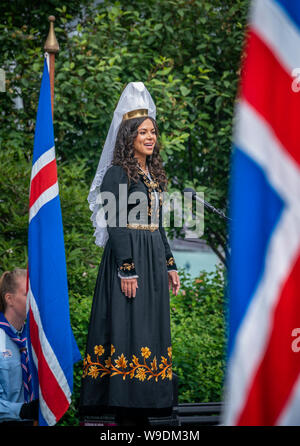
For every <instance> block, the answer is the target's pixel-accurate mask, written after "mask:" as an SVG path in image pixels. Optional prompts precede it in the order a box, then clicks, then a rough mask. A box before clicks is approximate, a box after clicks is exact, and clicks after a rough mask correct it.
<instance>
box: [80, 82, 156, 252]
mask: <svg viewBox="0 0 300 446" xmlns="http://www.w3.org/2000/svg"><path fill="white" fill-rule="evenodd" d="M139 111H142V112H143V114H144V115H147V116H150V117H151V118H154V119H155V117H156V107H155V104H154V102H153V100H152V97H151V95H150V93H149V91H148V90H147V88H146V87H145V85H144V84H143V82H130V83H129V84H128V85H127V86H126V87H125V89H124V90H123V93H122V94H121V96H120V99H119V102H118V105H117V107H116V109H115V111H114V115H113V119H112V122H111V124H110V128H109V131H108V134H107V137H106V141H105V144H104V147H103V150H102V153H101V157H100V161H99V164H98V167H97V171H96V175H95V177H94V180H93V182H92V185H91V188H90V192H89V195H88V202H89V207H90V210H91V211H92V216H91V220H92V222H93V226H94V228H95V232H94V236H95V238H96V240H95V243H96V245H98V246H105V244H106V242H107V239H108V232H107V228H106V222H105V220H104V215H103V213H102V212H99V214H98V211H99V209H100V206H101V200H100V199H99V198H100V186H101V183H102V180H103V177H104V175H105V173H106V171H107V169H108V168H109V167H110V165H111V163H112V159H113V153H114V149H115V144H116V138H117V134H118V131H119V128H120V124H121V122H122V120H123V118H124V119H130V118H133V117H136V116H141V115H140V114H139ZM129 112H133V113H132V114H131V113H129ZM134 112H137V113H134ZM127 114H128V115H127ZM97 214H98V215H97Z"/></svg>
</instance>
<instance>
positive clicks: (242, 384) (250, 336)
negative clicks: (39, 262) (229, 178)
mask: <svg viewBox="0 0 300 446" xmlns="http://www.w3.org/2000/svg"><path fill="white" fill-rule="evenodd" d="M237 116H238V123H237V128H236V132H235V143H236V144H237V146H238V147H239V148H240V149H242V150H244V151H245V153H247V154H248V155H249V156H251V158H252V159H254V161H256V162H257V163H258V164H259V165H261V167H262V168H263V169H264V171H265V172H266V175H267V177H268V179H269V181H270V183H271V184H272V185H273V186H274V188H276V189H277V190H278V192H279V193H280V194H281V195H282V196H283V198H284V200H286V201H287V202H288V205H287V206H286V208H285V210H284V211H283V212H284V213H283V215H282V217H281V219H280V221H279V223H278V226H277V227H276V229H275V231H274V233H273V235H272V238H271V241H270V245H269V248H268V252H267V256H266V265H265V272H264V276H263V278H262V279H261V282H260V284H259V287H258V289H257V291H256V293H255V295H254V297H253V299H252V301H251V303H250V306H249V308H248V311H247V315H246V318H245V320H244V322H243V323H242V325H241V327H240V329H239V332H238V333H237V336H236V344H235V347H234V350H233V352H232V355H231V358H230V361H229V363H228V376H227V382H226V385H225V400H226V401H225V410H224V412H223V416H224V424H226V425H235V424H236V420H237V417H238V416H239V413H240V411H241V410H242V408H243V405H244V403H245V400H246V398H247V394H248V391H249V389H250V387H251V384H252V379H253V376H254V373H255V371H256V370H257V367H258V365H259V363H260V361H261V359H262V357H263V354H264V351H265V348H266V345H267V342H268V339H269V334H270V329H271V327H272V318H273V311H274V308H275V306H276V304H277V301H278V297H279V291H280V289H281V287H282V285H283V284H284V282H285V280H286V278H287V277H288V275H289V273H290V270H291V268H292V266H293V264H294V261H295V260H296V257H297V254H298V252H299V249H300V230H299V228H300V212H299V208H300V203H299V199H298V197H297V196H296V193H297V192H298V191H299V190H300V189H299V187H300V172H299V169H298V166H297V165H296V164H295V163H294V162H293V160H292V159H291V158H290V157H289V156H288V155H287V154H286V152H284V151H282V147H281V146H280V144H279V142H278V140H277V139H276V138H275V137H274V134H273V132H272V131H271V129H270V128H269V127H268V126H267V125H266V123H265V122H263V120H262V119H261V117H260V116H259V115H258V114H257V113H256V112H255V111H254V109H252V108H251V107H250V106H249V104H247V103H245V102H242V103H240V105H239V108H238V113H237ZM253 340H255V348H254V345H253V342H254V341H253Z"/></svg>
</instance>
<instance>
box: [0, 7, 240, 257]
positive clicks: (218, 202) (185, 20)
mask: <svg viewBox="0 0 300 446" xmlns="http://www.w3.org/2000/svg"><path fill="white" fill-rule="evenodd" d="M91 4H92V2H88V1H79V0H77V1H75V2H66V3H65V4H63V3H61V2H59V1H56V0H52V1H49V0H48V1H45V2H42V3H41V4H40V3H39V4H38V2H34V5H32V2H30V3H29V1H28V0H20V1H19V2H2V3H1V6H0V12H1V14H2V17H3V20H2V22H1V24H0V43H1V45H0V60H1V66H2V68H4V69H5V70H6V75H7V92H6V93H2V94H0V109H1V114H0V117H1V130H0V148H2V149H6V148H7V147H14V148H16V149H21V150H24V151H25V152H26V153H31V150H32V144H33V134H34V123H35V115H36V107H37V101H38V92H39V87H40V78H41V73H42V64H43V56H42V45H43V43H44V41H45V39H46V35H47V30H46V29H47V27H48V22H47V20H46V17H47V15H48V14H50V13H55V14H56V16H57V21H56V22H55V25H56V27H55V29H56V34H57V38H58V41H59V43H60V47H61V50H60V52H59V54H58V56H57V57H56V68H55V69H56V80H55V82H56V83H55V115H54V126H55V136H56V149H57V151H58V154H59V155H60V156H61V158H62V160H64V161H65V160H68V161H71V160H72V161H74V162H75V160H76V159H78V158H85V159H86V166H87V168H88V169H87V170H86V180H87V182H89V183H90V182H91V180H92V176H93V174H94V172H95V169H96V166H97V163H98V160H99V156H100V154H101V147H102V146H103V143H104V140H105V137H106V134H107V131H108V128H109V124H110V122H111V117H112V113H113V110H114V108H115V105H116V103H117V101H118V98H119V96H120V92H121V91H122V89H123V88H124V87H125V85H126V84H127V83H128V82H129V81H140V80H141V81H143V82H144V83H145V84H146V86H147V88H148V89H149V91H150V92H151V94H152V95H153V97H154V100H155V102H156V105H157V121H158V124H159V128H160V132H161V143H162V151H161V155H162V158H163V160H164V162H165V168H166V170H167V174H168V177H169V179H170V192H171V191H173V190H175V189H177V190H180V191H182V190H183V189H184V187H193V188H194V189H196V190H202V191H204V192H205V197H206V199H207V200H208V201H211V202H212V203H213V204H214V205H215V206H217V207H220V208H223V209H224V210H226V207H227V188H228V175H229V159H230V150H231V128H232V116H233V109H234V101H235V97H236V92H237V82H238V73H239V65H240V56H241V49H242V41H243V37H244V25H245V21H246V14H247V10H248V5H249V0H226V1H223V0H209V1H208V0H194V1H188V0H177V1H174V0H165V1H163V2H161V1H158V0H150V1H149V0H147V1H146V0H134V1H131V2H128V1H125V0H119V1H113V0H105V1H103V2H101V3H98V4H97V5H93V6H91ZM83 6H84V8H83ZM19 96H21V97H22V100H23V108H19V109H17V108H16V107H15V106H14V100H16V98H17V97H19ZM174 172H176V174H174ZM174 231H175V230H174ZM204 237H205V238H206V239H207V241H208V243H209V244H210V245H211V247H212V248H213V249H214V250H215V252H216V253H217V254H218V255H219V256H220V258H221V259H222V260H223V261H224V251H225V248H226V241H227V237H226V225H225V223H224V221H222V220H220V218H219V217H218V216H216V215H214V214H208V213H206V215H205V234H204Z"/></svg>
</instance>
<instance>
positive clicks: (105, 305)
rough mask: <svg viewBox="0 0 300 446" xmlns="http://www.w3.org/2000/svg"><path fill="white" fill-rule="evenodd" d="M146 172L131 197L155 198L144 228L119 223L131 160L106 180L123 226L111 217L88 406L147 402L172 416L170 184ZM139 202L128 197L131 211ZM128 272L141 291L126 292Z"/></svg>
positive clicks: (150, 409)
mask: <svg viewBox="0 0 300 446" xmlns="http://www.w3.org/2000/svg"><path fill="white" fill-rule="evenodd" d="M139 173H140V175H139V181H138V183H134V182H133V181H131V182H130V184H129V186H128V189H127V191H128V195H127V197H128V196H129V195H130V194H131V193H132V192H143V196H144V197H146V200H147V202H146V203H147V213H148V216H147V221H145V219H144V220H141V223H140V226H139V227H136V226H134V228H133V227H130V226H129V227H121V226H120V225H119V224H118V222H119V205H120V204H121V205H122V203H121V200H120V195H119V185H120V184H123V185H125V184H128V177H127V174H126V172H125V170H124V169H123V167H122V166H111V167H110V168H109V169H108V170H107V172H106V174H105V176H104V178H103V182H102V185H101V193H102V192H107V191H109V192H112V193H113V194H114V196H115V197H116V218H117V220H116V222H117V225H118V226H116V227H112V226H110V224H109V220H107V222H108V223H107V224H108V226H107V230H108V234H109V238H108V241H107V243H106V245H105V248H104V252H103V256H102V259H101V263H100V267H99V272H98V278H97V282H96V287H95V292H94V298H93V304H92V309H91V316H90V323H89V330H88V339H87V347H86V354H85V358H84V367H83V368H84V370H83V377H82V386H81V397H80V409H81V413H89V414H100V413H103V412H113V411H114V409H115V408H139V409H141V410H143V409H145V413H147V415H150V416H151V415H153V416H154V415H166V414H168V413H170V411H171V409H172V405H173V386H172V347H171V334H170V311H169V299H170V296H169V286H168V270H176V269H177V268H176V264H175V262H174V258H173V255H172V252H171V250H170V246H169V244H168V241H167V238H166V234H165V230H164V228H163V226H162V207H161V206H162V198H163V194H162V193H160V192H161V191H162V189H161V188H160V185H159V183H158V182H156V183H155V179H154V178H153V177H152V178H151V177H150V178H149V177H147V176H146V175H145V173H143V172H142V171H139ZM153 181H154V182H153ZM152 191H153V192H154V191H156V192H157V193H155V192H154V193H153V194H151V192H152ZM154 196H155V197H156V201H155V203H156V207H155V206H153V201H152V207H151V199H152V200H153V199H154V198H153V197H154ZM158 198H159V199H158ZM134 206H136V203H135V204H128V214H127V217H128V215H129V213H130V211H131V210H132V209H133V208H134ZM153 212H156V218H157V220H154V221H156V222H157V228H155V227H153V220H152V230H149V229H143V228H145V225H147V227H149V221H150V222H151V220H150V219H151V215H152V218H153V217H154V214H153ZM144 215H145V214H144ZM128 222H129V223H130V221H129V219H128V220H127V223H128ZM154 224H155V223H154ZM120 277H138V278H137V282H138V288H137V291H136V297H135V298H129V297H126V296H125V294H124V293H123V292H122V290H121V279H120Z"/></svg>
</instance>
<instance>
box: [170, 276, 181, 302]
mask: <svg viewBox="0 0 300 446" xmlns="http://www.w3.org/2000/svg"><path fill="white" fill-rule="evenodd" d="M168 276H169V290H170V289H171V287H173V289H172V292H173V294H175V296H177V294H178V291H179V288H180V279H179V275H178V272H177V271H168Z"/></svg>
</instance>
